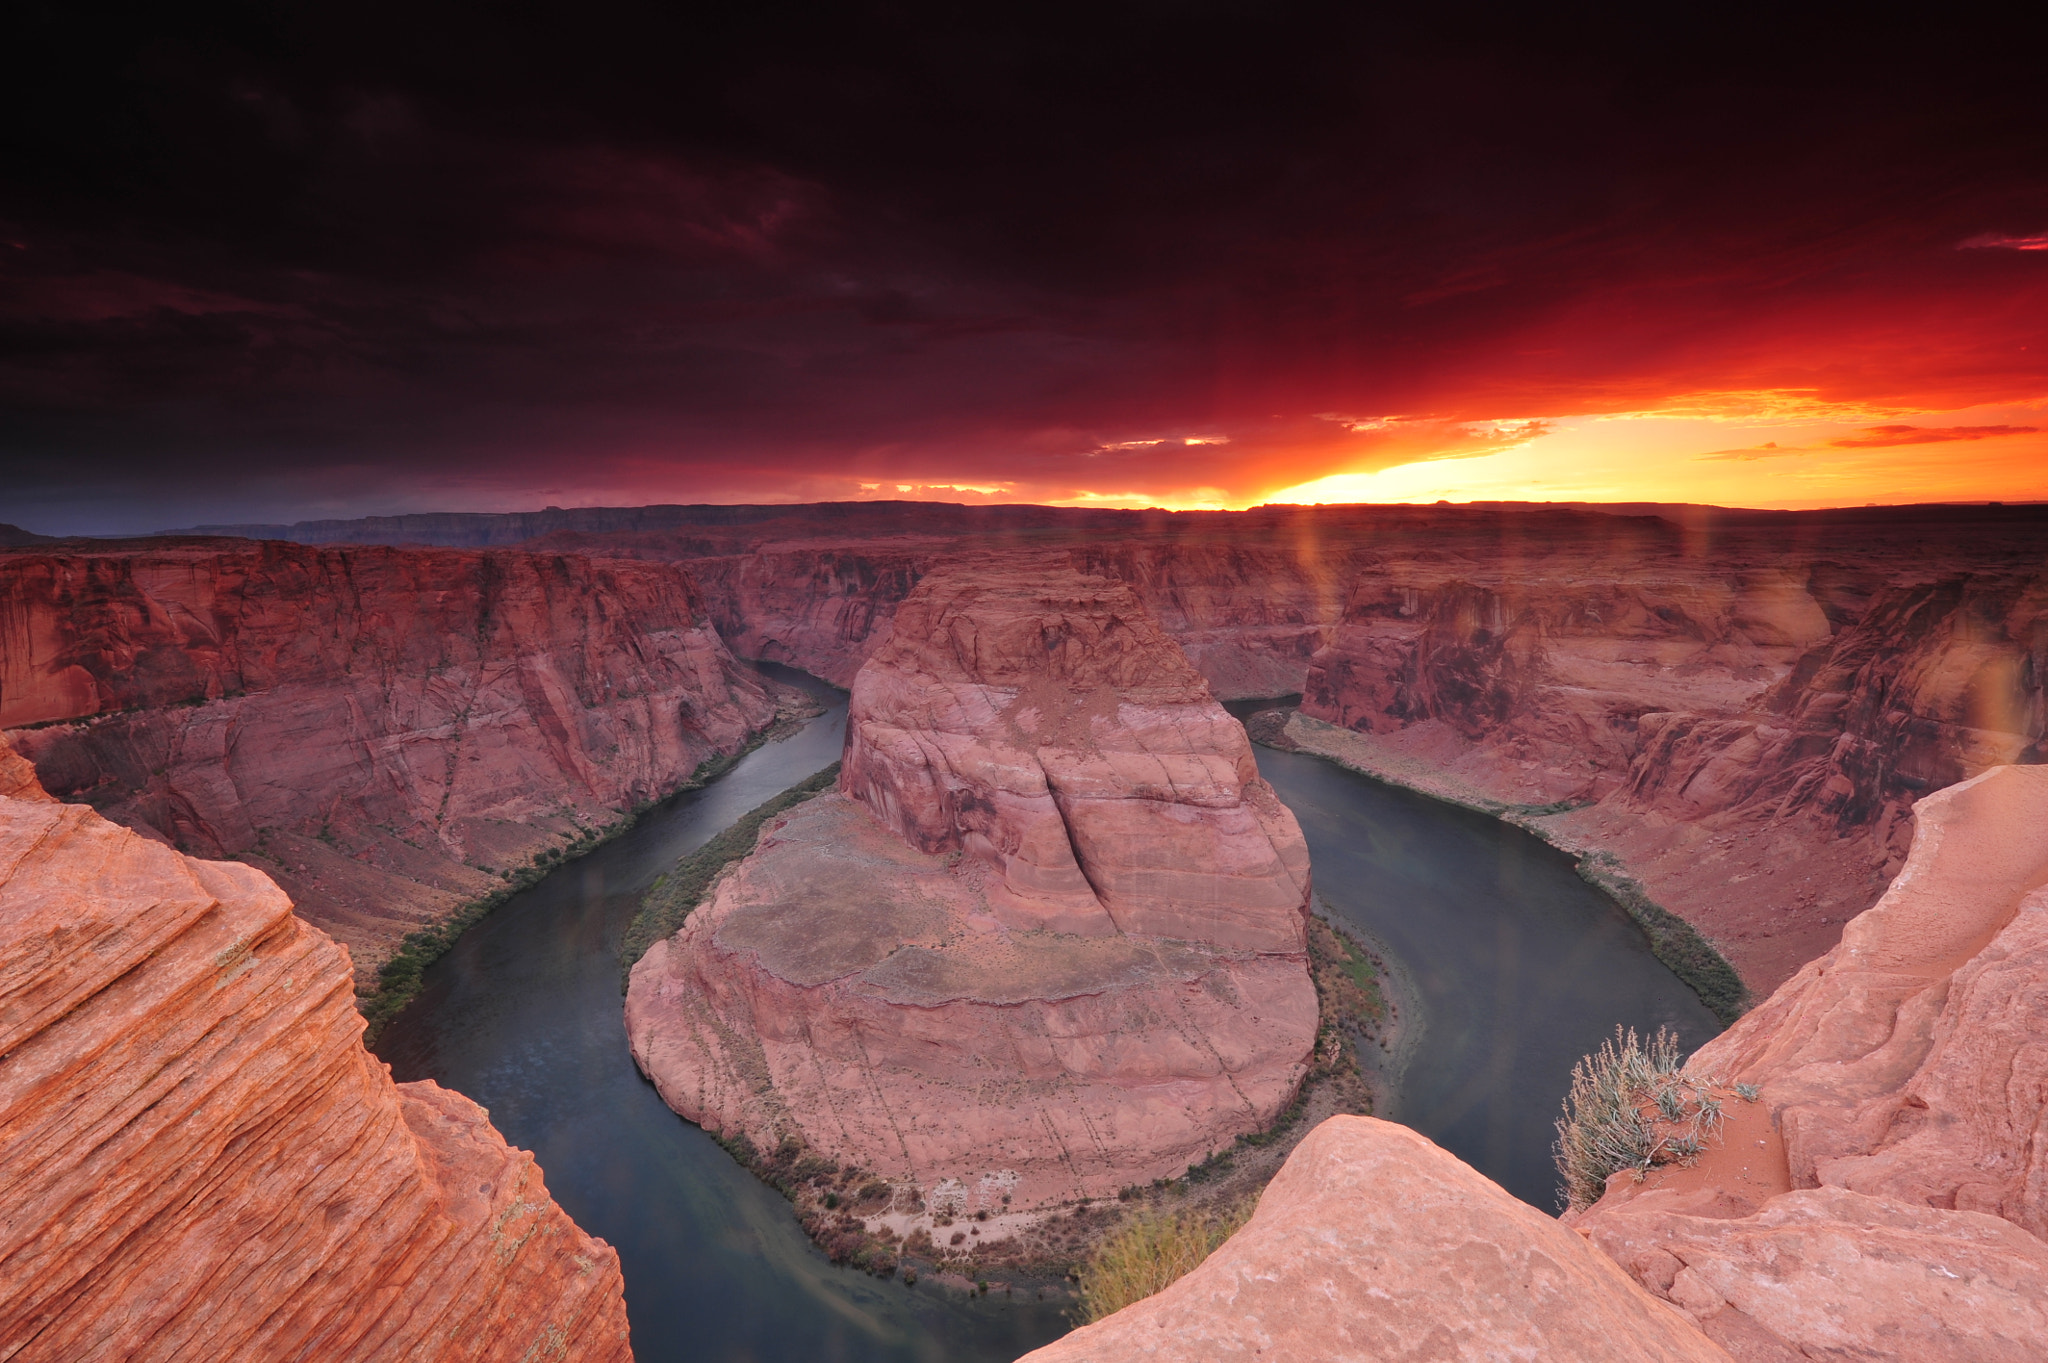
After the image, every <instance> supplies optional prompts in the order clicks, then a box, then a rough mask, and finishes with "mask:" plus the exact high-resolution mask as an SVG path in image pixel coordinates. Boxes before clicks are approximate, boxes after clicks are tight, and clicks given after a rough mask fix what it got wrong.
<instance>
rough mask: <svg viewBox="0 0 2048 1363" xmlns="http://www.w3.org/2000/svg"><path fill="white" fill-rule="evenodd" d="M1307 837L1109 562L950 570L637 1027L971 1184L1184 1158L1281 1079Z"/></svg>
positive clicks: (662, 1062)
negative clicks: (825, 780) (836, 762)
mask: <svg viewBox="0 0 2048 1363" xmlns="http://www.w3.org/2000/svg"><path fill="white" fill-rule="evenodd" d="M1307 862H1308V858H1307V851H1306V847H1305V844H1304V843H1303V841H1302V837H1301V833H1300V830H1299V829H1298V828H1297V827H1296V825H1295V823H1294V820H1293V818H1292V816H1291V815H1289V814H1288V813H1287V811H1286V810H1285V808H1284V807H1282V806H1281V805H1279V803H1278V802H1277V800H1276V799H1275V798H1274V797H1273V795H1272V792H1271V790H1270V789H1269V788H1267V787H1266V786H1265V785H1264V783H1263V782H1261V781H1260V780H1259V779H1258V777H1257V775H1256V770H1255V768H1254V767H1253V764H1252V761H1251V754H1250V750H1249V747H1248V745H1247V743H1246V740H1245V738H1244V733H1243V730H1242V728H1241V727H1240V726H1238V725H1237V724H1236V723H1235V721H1233V720H1231V719H1230V718H1229V716H1228V715H1227V714H1225V713H1224V711H1223V710H1222V708H1221V707H1220V706H1218V705H1217V704H1216V703H1215V701H1213V700H1211V699H1209V697H1208V693H1207V691H1206V689H1205V688H1204V686H1203V684H1202V681H1201V679H1200V677H1199V676H1198V675H1196V674H1195V673H1194V672H1193V670H1192V669H1191V668H1190V667H1189V666H1188V664H1187V661H1186V659H1185V658H1184V657H1182V656H1181V655H1180V654H1179V652H1178V650H1176V649H1175V648H1174V647H1173V645H1172V644H1171V642H1170V641H1168V640H1166V639H1165V638H1164V636H1163V635H1161V634H1160V632H1159V630H1158V627H1157V625H1156V624H1155V623H1153V622H1152V620H1151V619H1150V617H1149V616H1148V615H1147V614H1146V613H1145V612H1144V610H1143V608H1142V607H1141V606H1140V605H1139V604H1138V603H1137V602H1136V600H1135V599H1134V598H1133V597H1132V596H1131V594H1130V593H1129V592H1128V591H1127V590H1126V589H1124V588H1123V587H1121V586H1120V585H1118V584H1115V583H1111V582H1107V581H1104V580H1102V579H1099V578H1090V577H1084V576H1081V575H1078V574H1075V573H1072V572H1071V571H1061V572H1053V573H1044V574H1034V575H1030V576H1014V577H1004V576H1001V575H999V574H997V575H991V574H988V573H982V574H973V573H965V572H962V573H954V574H947V575H942V576H934V577H933V578H930V579H928V580H927V581H926V582H925V583H924V584H922V585H921V586H920V587H919V588H918V589H917V591H916V592H914V593H913V594H912V596H911V597H910V599H909V600H908V601H906V602H905V605H904V608H903V610H902V611H901V612H900V613H899V616H898V619H897V623H896V629H895V632H894V635H893V637H892V639H891V641H890V642H889V644H888V645H887V646H886V648H885V649H884V650H883V651H881V652H878V653H877V654H876V656H875V657H874V658H872V659H871V660H870V661H869V663H868V664H867V666H866V667H865V668H864V669H863V671H862V673H861V676H860V678H859V679H858V681H857V682H856V684H855V688H854V696H853V701H852V709H851V715H850V720H849V729H848V738H847V758H846V767H845V771H844V774H843V776H842V786H841V791H840V792H839V793H833V794H828V795H825V796H822V797H819V798H818V799H815V800H812V801H810V802H808V803H806V804H804V805H802V806H800V807H798V808H797V809H796V810H794V811H792V812H791V813H790V814H788V815H786V816H785V817H784V818H783V820H782V821H781V822H780V823H778V824H776V825H772V826H771V827H770V828H769V829H767V830H765V831H764V833H763V837H762V841H761V844H760V846H759V848H758V849H757V850H756V852H755V853H754V855H753V856H751V857H749V858H748V859H747V860H746V861H745V862H743V863H742V864H741V865H740V866H739V867H738V868H737V870H736V871H735V872H734V873H733V874H732V875H731V876H729V877H728V878H727V879H726V880H724V881H723V882H722V883H721V884H720V885H719V886H718V887H717V889H716V890H715V892H714V894H713V896H712V897H711V899H710V901H709V903H707V904H706V905H705V906H704V907H702V908H700V909H698V910H697V911H696V913H694V914H693V915H692V916H691V918H690V919H689V921H688V922H687V923H686V924H685V926H684V928H683V930H682V931H681V932H680V933H678V934H677V935H676V936H675V937H673V938H671V939H669V940H668V941H667V942H665V943H660V944H657V945H656V946H655V948H654V949H653V950H651V951H650V952H649V953H648V954H647V956H646V957H645V958H644V959H642V961H641V962H640V963H639V965H637V966H636V967H635V968H634V970H633V974H632V981H631V987H630V990H629V993H628V998H627V1007H626V1020H627V1031H628V1034H629V1036H630V1038H631V1040H632V1045H633V1053H634V1057H635V1059H636V1060H637V1061H638V1062H639V1064H640V1066H641V1068H642V1070H643V1071H645V1072H646V1073H647V1074H648V1075H649V1076H650V1077H651V1078H652V1079H653V1080H654V1081H655V1083H656V1085H657V1086H658V1087H659V1088H660V1090H661V1092H662V1095H663V1097H664V1098H665V1099H667V1101H668V1102H669V1104H670V1106H672V1107H674V1108H675V1109H676V1110H677V1111H678V1112H680V1113H682V1114H683V1115H684V1116H686V1117H689V1118H690V1119H691V1120H693V1121H698V1122H701V1123H703V1124H704V1125H705V1126H706V1127H708V1128H710V1129H712V1130H714V1131H718V1132H721V1133H725V1134H728V1135H742V1134H743V1135H745V1136H746V1137H747V1138H748V1139H749V1140H751V1141H752V1142H753V1143H754V1144H755V1145H756V1146H757V1147H772V1146H774V1145H776V1144H777V1143H779V1142H780V1141H782V1140H783V1139H785V1138H786V1137H790V1136H794V1137H796V1138H798V1139H800V1140H802V1141H803V1142H804V1143H805V1144H806V1145H808V1146H810V1147H812V1148H813V1149H815V1150H817V1151H820V1152H822V1153H824V1154H826V1155H828V1156H831V1157H832V1158H835V1159H838V1160H840V1161H842V1162H850V1163H854V1164H858V1165H860V1166H861V1167H863V1168H867V1169H871V1170H874V1171H877V1172H879V1173H882V1174H885V1175H888V1176H889V1177H891V1178H895V1179H899V1180H903V1181H907V1182H909V1183H912V1184H915V1185H916V1186H917V1187H918V1188H920V1189H922V1190H924V1191H925V1192H926V1193H927V1194H933V1193H935V1192H936V1191H937V1190H939V1189H941V1188H953V1189H958V1190H960V1195H961V1196H962V1197H963V1198H965V1199H966V1200H967V1202H968V1203H969V1205H968V1206H967V1208H966V1209H967V1210H970V1211H971V1210H979V1209H981V1208H982V1207H983V1206H990V1207H999V1206H1000V1205H1001V1199H1002V1198H1005V1197H1007V1198H1008V1199H1009V1202H1010V1205H1011V1206H1013V1207H1014V1208H1015V1209H1017V1210H1024V1209H1027V1208H1032V1207H1038V1206H1045V1205H1051V1204H1057V1203H1060V1202H1065V1201H1069V1200H1073V1199H1076V1198H1080V1197H1100V1196H1103V1195H1105V1194H1109V1193H1113V1192H1114V1191H1115V1190H1116V1189H1118V1188H1119V1187H1122V1186H1124V1185H1126V1184H1130V1183H1135V1182H1147V1181H1150V1180H1151V1179H1153V1178H1157V1177H1162V1176H1166V1175H1171V1174H1178V1173H1179V1172H1180V1171H1182V1170H1183V1169H1185V1168H1186V1167H1187V1166H1188V1164H1190V1163H1192V1162H1195V1161H1199V1160H1200V1159H1202V1158H1203V1157H1205V1156H1206V1155H1207V1154H1209V1153H1210V1152H1211V1151H1212V1150H1214V1149H1216V1148H1217V1147H1219V1146H1220V1145H1223V1144H1226V1143H1228V1142H1229V1141H1230V1140H1231V1139H1233V1138H1234V1137H1236V1136H1237V1135H1239V1134H1241V1133H1244V1132H1248V1131H1252V1130H1256V1129H1258V1128H1260V1127H1263V1126H1264V1125H1266V1124H1268V1123H1269V1122H1270V1121H1271V1120H1272V1118H1273V1117H1274V1116H1275V1115H1276V1114H1277V1113H1278V1112H1279V1111H1280V1110H1281V1109H1282V1108H1283V1107H1284V1106H1285V1105H1286V1104H1287V1103H1288V1102H1289V1101H1290V1100H1291V1099H1292V1097H1293V1095H1294V1092H1295V1089H1296V1087H1297V1086H1298V1085H1299V1082H1300V1080H1301V1077H1302V1075H1303V1074H1304V1073H1305V1071H1306V1062H1307V1059H1308V1056H1309V1052H1310V1049H1311V1047H1312V1046H1313V1043H1314V1039H1315V1030H1316V1000H1315V991H1314V987H1313V986H1312V984H1311V983H1310V981H1309V977H1308V973H1307V968H1306V938H1305V923H1306V920H1305V914H1306V909H1307V899H1308V888H1309V887H1308V864H1307Z"/></svg>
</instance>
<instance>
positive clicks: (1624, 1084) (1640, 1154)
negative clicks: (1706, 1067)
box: [1553, 1027, 1721, 1209]
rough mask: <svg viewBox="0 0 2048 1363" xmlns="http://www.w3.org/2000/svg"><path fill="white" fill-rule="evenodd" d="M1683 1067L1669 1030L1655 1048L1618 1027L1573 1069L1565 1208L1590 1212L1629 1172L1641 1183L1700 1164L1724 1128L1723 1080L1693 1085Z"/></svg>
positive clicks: (1567, 1104) (1564, 1139)
mask: <svg viewBox="0 0 2048 1363" xmlns="http://www.w3.org/2000/svg"><path fill="white" fill-rule="evenodd" d="M1683 1068H1684V1062H1683V1061H1682V1060H1681V1059H1680V1058H1679V1054H1678V1038H1677V1037H1675V1036H1673V1035H1672V1034H1671V1031H1670V1029H1669V1028H1665V1027H1659V1028H1658V1029H1657V1035H1656V1036H1654V1037H1652V1038H1651V1039H1650V1044H1649V1045H1648V1046H1647V1047H1645V1046H1644V1045H1643V1044H1642V1042H1641V1041H1640V1040H1638V1039H1637V1037H1636V1033H1635V1029H1634V1028H1633V1027H1631V1028H1629V1029H1628V1030H1626V1031H1623V1030H1622V1029H1621V1028H1620V1027H1616V1028H1615V1029H1614V1035H1613V1037H1611V1038H1610V1039H1608V1040H1606V1041H1603V1042H1601V1043H1600V1049H1599V1050H1598V1051H1595V1052H1594V1053H1593V1054H1592V1055H1589V1056H1587V1057H1586V1058H1585V1059H1583V1060H1581V1061H1579V1063H1578V1064H1576V1065H1574V1066H1572V1087H1571V1092H1570V1093H1569V1094H1567V1095H1566V1096H1565V1100H1564V1115H1563V1116H1562V1117H1560V1118H1558V1122H1557V1145H1556V1146H1555V1148H1554V1151H1553V1153H1554V1155H1555V1157H1556V1160H1557V1172H1558V1174H1559V1176H1560V1177H1561V1178H1562V1179H1563V1180H1564V1182H1563V1185H1562V1186H1561V1187H1560V1188H1559V1189H1558V1192H1559V1196H1560V1199H1561V1200H1562V1201H1564V1202H1565V1203H1566V1204H1567V1205H1569V1206H1571V1207H1573V1208H1575V1209H1577V1208H1584V1207H1590V1206H1592V1205H1593V1204H1594V1203H1595V1202H1598V1201H1599V1200H1600V1195H1601V1194H1602V1193H1603V1192H1605V1191H1606V1190H1607V1180H1608V1179H1609V1178H1610V1177H1611V1176H1613V1175H1615V1174H1618V1173H1620V1172H1621V1171H1622V1170H1624V1169H1633V1170H1635V1171H1636V1174H1637V1176H1638V1177H1640V1176H1642V1175H1643V1174H1646V1173H1648V1172H1649V1171H1650V1168H1651V1167H1652V1166H1653V1165H1658V1164H1670V1163H1673V1162H1684V1163H1690V1162H1692V1161H1693V1160H1696V1159H1698V1158H1699V1156H1700V1154H1701V1153H1702V1152H1703V1151H1704V1150H1705V1149H1706V1144H1707V1140H1708V1138H1709V1137H1710V1136H1712V1135H1713V1133H1714V1131H1715V1129H1716V1128H1718V1127H1719V1126H1720V1124H1721V1100H1720V1098H1719V1097H1718V1096H1716V1094H1715V1092H1714V1090H1715V1088H1716V1087H1718V1085H1717V1084H1716V1083H1715V1081H1713V1080H1709V1079H1693V1078H1689V1077H1688V1076H1686V1075H1685V1074H1684V1073H1683V1072H1682V1071H1683Z"/></svg>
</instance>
